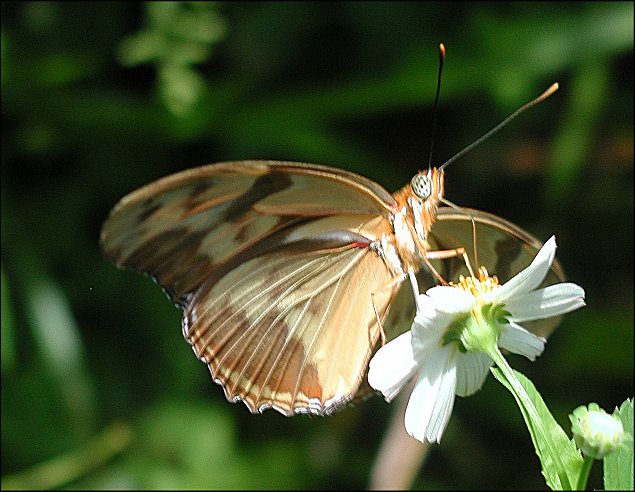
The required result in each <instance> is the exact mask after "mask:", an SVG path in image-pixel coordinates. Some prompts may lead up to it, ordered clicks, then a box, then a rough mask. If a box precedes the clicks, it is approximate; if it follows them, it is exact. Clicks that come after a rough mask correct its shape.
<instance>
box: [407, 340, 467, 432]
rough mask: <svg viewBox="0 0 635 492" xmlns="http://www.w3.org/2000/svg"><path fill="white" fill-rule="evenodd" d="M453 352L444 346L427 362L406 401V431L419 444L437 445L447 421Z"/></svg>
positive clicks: (453, 380)
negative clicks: (434, 443) (431, 443)
mask: <svg viewBox="0 0 635 492" xmlns="http://www.w3.org/2000/svg"><path fill="white" fill-rule="evenodd" d="M455 351H456V347H451V346H447V347H444V348H442V349H440V350H438V351H436V352H434V353H433V354H432V355H431V357H430V358H429V359H428V360H426V363H425V365H424V366H422V367H421V373H420V374H421V376H420V378H419V380H418V381H417V383H416V385H415V388H414V390H413V391H412V395H411V396H410V400H409V401H408V407H407V408H406V419H405V424H406V431H407V432H408V434H410V435H411V436H412V437H414V438H415V439H417V440H419V441H421V442H424V440H428V441H429V442H439V441H440V440H441V435H442V434H443V431H444V430H445V426H446V425H447V423H448V420H449V419H450V415H451V413H452V406H453V405H454V390H455V388H456V365H455V364H454V361H453V360H454V358H455V357H454V356H453V354H454V353H455Z"/></svg>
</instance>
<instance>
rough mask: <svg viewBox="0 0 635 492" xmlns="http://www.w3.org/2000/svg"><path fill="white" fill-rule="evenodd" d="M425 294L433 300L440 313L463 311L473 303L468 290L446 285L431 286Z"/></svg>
mask: <svg viewBox="0 0 635 492" xmlns="http://www.w3.org/2000/svg"><path fill="white" fill-rule="evenodd" d="M426 294H427V295H428V296H429V297H430V298H431V299H432V300H433V301H434V306H435V308H436V310H437V311H439V312H442V313H452V314H456V313H463V312H466V311H469V310H470V308H471V307H472V304H473V303H474V296H473V295H472V294H471V293H470V292H468V291H466V290H463V289H457V288H456V287H450V286H447V285H437V286H436V287H432V288H431V289H428V291H427V292H426Z"/></svg>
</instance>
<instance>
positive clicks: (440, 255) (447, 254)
mask: <svg viewBox="0 0 635 492" xmlns="http://www.w3.org/2000/svg"><path fill="white" fill-rule="evenodd" d="M457 256H462V257H463V261H465V266H466V267H467V269H468V271H469V272H470V275H471V276H472V277H475V275H474V270H472V264H471V262H470V259H469V257H468V256H467V253H466V251H465V248H454V249H442V250H438V251H428V252H427V253H426V255H425V256H424V258H423V261H424V263H425V264H426V266H427V267H428V268H429V269H430V272H431V273H432V275H434V276H435V277H436V278H437V280H439V281H440V282H441V284H442V285H448V282H447V281H446V280H445V279H444V278H443V277H442V276H441V275H440V274H439V272H437V270H436V268H434V266H433V265H432V263H431V261H430V260H447V259H449V258H455V257H457Z"/></svg>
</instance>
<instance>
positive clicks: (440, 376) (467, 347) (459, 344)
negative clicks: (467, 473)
mask: <svg viewBox="0 0 635 492" xmlns="http://www.w3.org/2000/svg"><path fill="white" fill-rule="evenodd" d="M555 252H556V240H555V237H553V236H552V237H551V238H550V239H549V240H548V241H547V242H546V243H545V244H544V246H543V247H542V248H541V249H540V251H539V252H538V254H537V255H536V257H535V258H534V260H533V261H532V263H531V265H529V266H528V267H527V268H526V269H524V270H523V271H521V272H520V273H518V275H516V276H515V277H513V278H512V279H510V280H509V281H508V282H506V283H505V284H502V285H500V284H499V283H498V280H497V279H496V277H489V276H488V275H487V272H486V270H485V269H484V268H481V269H479V278H478V279H477V278H473V277H468V278H463V277H461V279H460V281H459V283H458V284H456V285H449V286H436V287H432V288H431V289H429V290H428V291H427V293H426V294H420V295H418V296H417V314H416V316H415V319H414V321H413V324H412V329H411V330H410V331H408V332H406V333H404V334H403V335H400V336H399V337H397V338H395V339H394V340H392V341H390V342H389V343H387V344H386V345H384V346H383V347H382V348H380V349H379V350H378V351H377V353H376V354H375V356H374V357H373V358H372V360H371V361H370V369H369V373H368V382H369V383H370V385H371V386H372V387H373V388H374V389H376V390H378V391H381V393H383V395H384V397H385V399H386V400H387V401H391V400H392V399H393V398H395V396H396V395H397V394H398V393H399V391H400V390H401V389H402V388H403V387H404V385H405V384H406V383H407V382H408V381H409V380H410V379H411V378H412V377H413V376H416V377H417V380H416V383H415V387H414V390H413V391H412V394H411V396H410V400H409V402H408V407H407V409H406V419H405V424H406V431H407V432H408V434H410V435H411V436H412V437H414V438H415V439H417V440H419V441H421V442H423V441H424V440H427V441H429V442H439V441H440V439H441V436H442V434H443V431H444V430H445V427H446V425H447V423H448V420H449V418H450V414H451V413H452V406H453V405H454V395H458V396H468V395H471V394H473V393H475V392H476V391H478V390H479V389H480V388H481V386H482V385H483V383H484V382H485V378H486V377H487V374H488V372H489V369H490V367H491V366H492V364H493V361H492V359H491V358H490V357H489V356H488V355H486V354H485V353H483V352H482V350H483V347H484V346H485V345H487V343H490V342H491V343H492V344H498V346H499V347H501V348H504V349H506V350H508V351H510V352H513V353H516V354H520V355H524V356H525V357H527V358H529V359H530V360H532V361H533V360H535V358H536V357H537V356H539V355H540V354H542V351H543V350H544V346H545V342H546V340H545V339H544V338H542V337H539V336H536V335H534V334H533V333H531V332H529V331H527V330H526V329H524V328H523V327H522V326H521V325H520V324H519V323H521V322H523V321H531V320H537V319H544V318H549V317H552V316H559V315H561V314H564V313H567V312H569V311H573V310H574V309H578V308H580V307H582V306H584V305H585V304H584V290H583V289H582V288H581V287H580V286H578V285H576V284H573V283H560V284H555V285H550V286H548V287H545V288H542V289H537V290H536V287H538V286H539V285H540V284H541V282H542V281H543V280H544V278H545V276H546V275H547V273H548V271H549V269H550V268H551V264H552V262H553V259H554V256H555ZM483 344H485V345H483Z"/></svg>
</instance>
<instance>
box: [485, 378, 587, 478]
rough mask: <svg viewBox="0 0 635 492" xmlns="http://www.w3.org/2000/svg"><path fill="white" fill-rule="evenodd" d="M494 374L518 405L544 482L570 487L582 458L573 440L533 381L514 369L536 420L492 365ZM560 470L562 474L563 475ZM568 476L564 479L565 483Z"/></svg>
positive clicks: (576, 476)
mask: <svg viewBox="0 0 635 492" xmlns="http://www.w3.org/2000/svg"><path fill="white" fill-rule="evenodd" d="M492 373H493V374H494V377H496V379H498V380H499V381H500V382H501V383H502V384H503V385H504V386H505V387H506V388H507V389H508V390H509V391H511V393H512V394H513V395H514V398H515V399H516V403H518V406H519V407H520V409H521V412H522V414H523V418H524V419H525V423H526V424H527V429H529V434H530V435H531V440H532V441H533V443H534V448H535V449H536V454H538V457H539V458H540V463H541V464H542V474H543V475H544V477H545V480H546V481H547V485H548V486H549V488H551V489H552V490H564V489H566V488H572V487H573V484H576V483H577V481H578V476H579V475H580V471H581V470H582V465H583V459H582V456H581V455H580V452H579V451H578V449H577V448H576V445H575V443H574V442H573V441H572V440H571V439H569V437H568V436H567V434H566V433H565V432H564V431H563V430H562V428H561V427H560V426H559V425H558V423H557V422H556V420H555V419H554V418H553V416H552V415H551V413H550V412H549V409H548V408H547V405H546V404H545V402H544V401H543V399H542V397H541V396H540V394H539V393H538V391H537V390H536V388H535V387H534V385H533V383H532V382H531V381H530V380H529V379H527V378H526V377H525V376H523V375H522V374H521V373H519V372H518V371H514V374H515V376H516V377H517V378H518V380H519V381H520V384H521V385H522V387H523V388H524V389H525V391H526V392H527V395H528V396H529V398H530V399H531V402H532V403H533V405H534V407H535V409H536V411H537V414H538V419H539V420H538V421H536V420H534V419H532V418H531V417H530V414H529V412H528V411H527V409H526V408H525V406H524V405H523V403H522V402H521V400H520V399H519V397H518V395H517V394H516V392H515V391H514V390H513V389H512V386H511V384H510V383H509V382H508V381H507V378H506V377H505V376H504V375H503V373H502V371H501V370H500V369H498V368H492ZM563 473H564V474H565V475H566V476H563ZM567 480H568V483H567Z"/></svg>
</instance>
